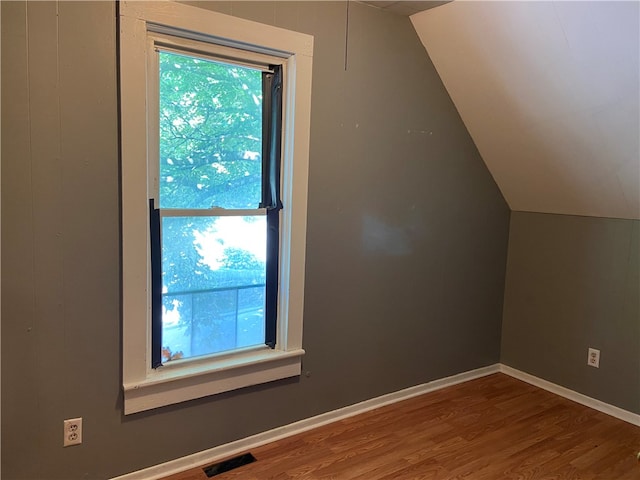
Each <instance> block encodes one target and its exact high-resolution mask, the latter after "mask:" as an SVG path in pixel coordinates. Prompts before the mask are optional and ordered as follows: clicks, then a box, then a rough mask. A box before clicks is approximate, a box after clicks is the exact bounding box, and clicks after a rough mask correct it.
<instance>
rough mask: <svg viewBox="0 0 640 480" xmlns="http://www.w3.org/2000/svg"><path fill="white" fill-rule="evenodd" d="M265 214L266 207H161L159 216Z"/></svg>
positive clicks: (243, 215) (239, 215) (245, 215)
mask: <svg viewBox="0 0 640 480" xmlns="http://www.w3.org/2000/svg"><path fill="white" fill-rule="evenodd" d="M266 214H267V209H266V208H247V209H240V208H237V209H232V208H162V209H160V216H161V217H163V218H164V217H249V216H263V215H266Z"/></svg>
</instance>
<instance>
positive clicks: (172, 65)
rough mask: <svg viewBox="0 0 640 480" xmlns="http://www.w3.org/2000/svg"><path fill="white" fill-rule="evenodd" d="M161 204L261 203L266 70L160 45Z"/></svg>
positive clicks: (230, 205)
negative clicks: (177, 52) (189, 53)
mask: <svg viewBox="0 0 640 480" xmlns="http://www.w3.org/2000/svg"><path fill="white" fill-rule="evenodd" d="M159 61H160V72H159V73H160V75H159V78H160V80H159V89H160V110H159V119H160V145H159V147H160V168H159V183H160V185H159V189H160V208H211V207H212V206H217V207H222V208H257V207H258V205H259V203H260V197H261V185H262V183H261V178H262V72H261V71H260V70H255V69H252V68H248V67H241V66H237V65H233V64H227V63H223V62H214V61H210V60H204V59H202V58H199V57H192V56H188V55H181V54H175V53H170V52H164V51H160V52H159Z"/></svg>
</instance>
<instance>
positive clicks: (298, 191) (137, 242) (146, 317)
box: [119, 1, 313, 414]
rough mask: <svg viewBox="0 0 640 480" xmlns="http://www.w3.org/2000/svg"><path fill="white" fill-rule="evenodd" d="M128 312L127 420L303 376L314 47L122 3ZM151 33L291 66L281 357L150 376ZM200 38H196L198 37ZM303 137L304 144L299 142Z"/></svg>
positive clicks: (223, 359) (221, 18) (253, 28)
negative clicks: (207, 42)
mask: <svg viewBox="0 0 640 480" xmlns="http://www.w3.org/2000/svg"><path fill="white" fill-rule="evenodd" d="M119 8H120V10H119V16H120V95H121V100H120V102H121V103H120V108H121V154H122V170H121V171H122V179H121V181H122V302H123V305H122V308H123V313H122V315H123V340H122V349H123V362H122V364H123V388H124V412H125V414H131V413H135V412H140V411H144V410H149V409H152V408H156V407H160V406H163V405H170V404H174V403H178V402H182V401H186V400H190V399H195V398H200V397H204V396H207V395H213V394H216V393H220V392H224V391H229V390H234V389H237V388H242V387H246V386H249V385H256V384H259V383H265V382H269V381H273V380H277V379H281V378H287V377H291V376H296V375H300V370H301V357H302V355H303V354H304V350H303V349H302V316H303V298H304V295H303V293H304V262H305V242H306V215H307V178H308V163H309V130H310V110H311V69H312V54H313V37H312V36H310V35H305V34H301V33H298V32H292V31H288V30H284V29H281V28H277V27H272V26H269V25H263V24H260V23H256V22H251V21H248V20H243V19H239V18H236V17H231V16H228V15H223V14H220V13H216V12H211V11H208V10H204V9H201V8H196V7H191V6H187V5H182V4H178V3H174V2H170V1H160V2H130V1H121V2H120V6H119ZM151 25H155V26H165V27H168V28H171V29H178V30H182V31H185V32H197V34H196V35H197V36H198V38H206V39H211V40H212V41H214V42H215V43H221V44H223V45H231V46H236V47H237V46H241V47H242V48H246V49H248V50H253V51H259V52H261V53H268V54H270V55H274V56H277V57H280V58H282V59H283V65H284V66H285V67H286V68H285V69H284V70H285V72H286V73H285V85H286V87H285V96H284V98H283V132H284V135H283V144H282V152H283V153H282V155H283V159H282V161H283V163H282V177H283V178H282V183H283V187H282V201H283V204H284V209H283V211H282V217H281V239H280V243H281V245H280V247H281V248H280V256H281V258H280V272H279V273H280V280H279V281H280V284H279V298H278V332H277V343H276V348H275V349H273V350H272V349H269V348H267V347H264V348H254V349H245V350H243V351H241V352H234V353H231V354H223V355H211V356H208V357H202V358H198V359H194V360H190V361H187V360H185V361H177V362H175V363H174V364H169V365H167V366H164V367H161V368H159V369H157V370H153V369H152V368H151V364H150V362H151V355H150V337H151V335H150V329H151V321H150V301H149V297H150V288H149V285H150V280H149V271H150V269H149V260H148V259H149V221H148V215H149V212H148V199H149V198H151V196H152V193H151V192H152V187H151V186H149V185H148V173H147V169H148V167H150V166H151V163H148V162H152V161H153V160H152V159H151V154H152V152H150V151H148V149H150V148H153V147H151V146H150V145H148V141H147V137H148V132H149V128H148V127H149V123H148V118H147V116H148V114H149V112H148V108H147V107H148V102H147V86H148V84H147V78H146V66H147V48H149V45H150V42H148V41H147V38H148V36H149V33H148V31H149V28H150V26H151ZM189 36H191V34H189ZM294 132H295V135H294Z"/></svg>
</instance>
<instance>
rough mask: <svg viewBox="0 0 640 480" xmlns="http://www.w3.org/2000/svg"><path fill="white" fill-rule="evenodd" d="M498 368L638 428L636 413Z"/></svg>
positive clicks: (526, 375) (639, 417)
mask: <svg viewBox="0 0 640 480" xmlns="http://www.w3.org/2000/svg"><path fill="white" fill-rule="evenodd" d="M499 367H500V371H501V372H502V373H504V374H506V375H509V376H510V377H513V378H517V379H518V380H522V381H523V382H527V383H529V384H531V385H534V386H536V387H538V388H542V389H543V390H547V391H549V392H551V393H555V394H556V395H559V396H561V397H564V398H568V399H569V400H573V401H574V402H577V403H580V404H582V405H585V406H587V407H590V408H593V409H594V410H598V411H599V412H602V413H606V414H607V415H611V416H612V417H616V418H619V419H620V420H624V421H625V422H628V423H631V424H632V425H638V426H640V415H638V414H636V413H632V412H628V411H627V410H623V409H622V408H619V407H616V406H614V405H610V404H608V403H605V402H602V401H600V400H596V399H595V398H591V397H587V396H586V395H583V394H582V393H578V392H574V391H573V390H569V389H568V388H565V387H561V386H560V385H557V384H555V383H551V382H548V381H547V380H543V379H542V378H538V377H535V376H533V375H530V374H528V373H525V372H522V371H520V370H517V369H515V368H512V367H509V366H508V365H504V364H502V363H501V364H500V365H499Z"/></svg>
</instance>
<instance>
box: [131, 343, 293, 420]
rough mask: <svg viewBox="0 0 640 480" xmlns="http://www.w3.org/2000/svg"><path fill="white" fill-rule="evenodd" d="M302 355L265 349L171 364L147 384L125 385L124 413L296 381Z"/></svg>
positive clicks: (161, 369) (145, 381)
mask: <svg viewBox="0 0 640 480" xmlns="http://www.w3.org/2000/svg"><path fill="white" fill-rule="evenodd" d="M302 355H304V350H302V349H297V350H292V351H287V352H285V351H280V350H271V349H264V350H263V349H261V350H259V351H255V350H252V351H248V352H245V353H241V354H235V355H229V356H226V357H220V358H214V359H209V360H205V361H201V362H197V363H196V362H180V364H176V365H171V364H168V365H167V366H165V367H161V368H160V369H159V370H157V371H154V372H151V373H149V374H148V376H147V378H146V379H144V380H141V381H139V382H134V383H129V384H125V385H124V413H125V415H129V414H131V413H137V412H142V411H145V410H151V409H153V408H158V407H162V406H165V405H171V404H174V403H179V402H183V401H186V400H193V399H196V398H201V397H205V396H207V395H214V394H216V393H222V392H228V391H230V390H236V389H238V388H243V387H248V386H250V385H258V384H260V383H266V382H271V381H274V380H280V379H283V378H288V377H294V376H297V375H300V371H301V363H302Z"/></svg>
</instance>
